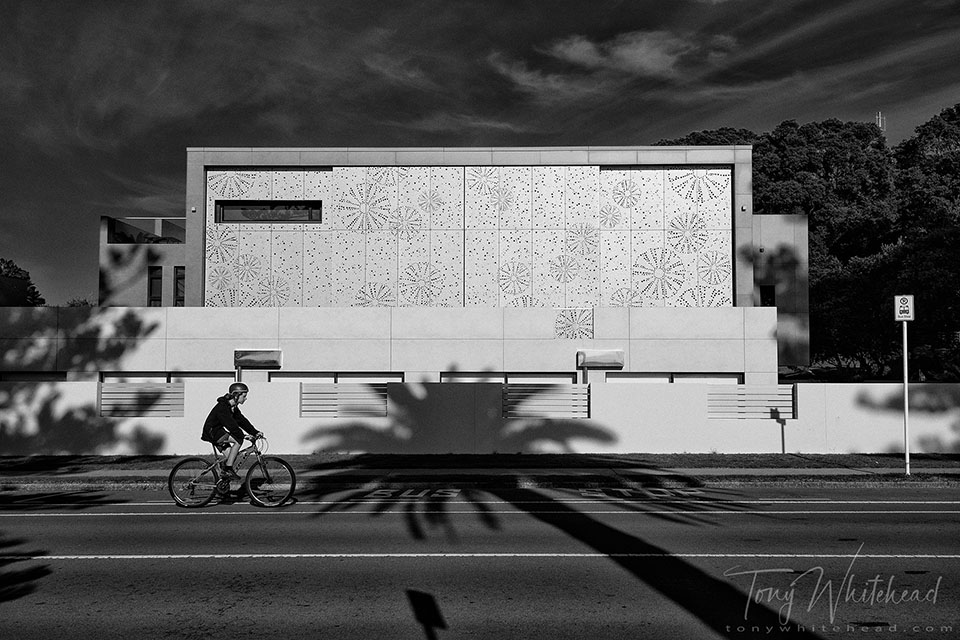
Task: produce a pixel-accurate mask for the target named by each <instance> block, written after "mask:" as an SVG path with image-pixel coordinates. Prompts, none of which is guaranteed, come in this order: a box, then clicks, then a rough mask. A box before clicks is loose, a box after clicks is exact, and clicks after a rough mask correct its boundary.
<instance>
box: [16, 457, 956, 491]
mask: <svg viewBox="0 0 960 640" xmlns="http://www.w3.org/2000/svg"><path fill="white" fill-rule="evenodd" d="M183 457H184V456H6V457H4V456H0V491H21V492H22V491H52V490H76V491H88V490H101V491H103V490H112V491H120V490H160V489H165V488H166V482H167V475H168V474H169V471H170V469H172V468H173V465H174V464H176V462H177V461H178V460H180V459H182V458H183ZM281 457H283V458H284V459H286V460H287V461H288V462H290V463H291V465H292V466H293V468H294V470H295V472H296V474H297V484H298V487H302V488H307V487H314V488H319V487H323V488H327V489H330V490H333V489H351V488H364V487H365V488H409V487H427V486H433V487H440V486H443V487H477V488H482V487H484V486H498V487H503V486H516V487H529V488H589V487H630V486H632V487H684V486H687V487H694V486H700V487H729V486H742V485H751V484H763V485H775V486H803V487H809V486H836V485H839V486H851V487H853V486H877V485H883V486H891V487H893V486H904V487H917V488H920V487H954V486H955V487H958V488H960V455H949V454H942V455H939V454H938V455H933V454H923V455H919V456H915V457H914V458H912V460H911V473H910V474H909V475H907V474H906V473H905V466H904V461H903V454H889V455H887V454H872V455H866V454H847V455H802V454H757V455H751V454H736V455H723V454H634V455H589V454H517V455H510V454H492V455H453V454H448V455H369V454H368V455H357V456H347V455H334V454H327V455H324V454H316V455H289V456H287V455H281ZM240 472H241V474H243V473H244V470H243V469H241V471H240Z"/></svg>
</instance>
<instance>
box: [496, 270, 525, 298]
mask: <svg viewBox="0 0 960 640" xmlns="http://www.w3.org/2000/svg"><path fill="white" fill-rule="evenodd" d="M498 280H499V282H500V290H501V291H503V292H504V293H506V294H508V295H511V296H515V295H518V294H520V293H522V292H524V291H527V290H528V289H529V288H530V265H528V264H525V263H523V262H508V263H506V264H503V265H500V271H499V275H498Z"/></svg>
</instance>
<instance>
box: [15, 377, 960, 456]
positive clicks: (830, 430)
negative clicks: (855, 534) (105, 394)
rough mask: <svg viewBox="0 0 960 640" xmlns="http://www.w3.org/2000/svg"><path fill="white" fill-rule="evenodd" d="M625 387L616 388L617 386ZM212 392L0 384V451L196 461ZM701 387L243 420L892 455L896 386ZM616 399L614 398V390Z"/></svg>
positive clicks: (898, 433)
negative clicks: (758, 390)
mask: <svg viewBox="0 0 960 640" xmlns="http://www.w3.org/2000/svg"><path fill="white" fill-rule="evenodd" d="M625 385H629V387H628V388H625ZM225 388H226V381H219V380H204V379H194V380H188V381H187V383H186V399H185V413H184V417H183V418H126V419H110V418H101V417H99V416H98V415H97V409H96V402H97V384H96V383H95V382H51V383H9V382H8V383H0V425H2V427H0V450H2V451H3V452H4V453H6V454H33V453H90V454H92V453H100V454H107V453H154V454H187V453H196V452H200V453H205V452H206V451H207V445H206V444H205V443H203V442H201V441H200V440H199V434H200V427H201V425H202V422H203V419H204V418H205V416H206V415H207V412H208V411H209V409H210V407H211V406H212V405H213V403H214V400H215V398H216V397H217V396H218V395H221V394H222V393H223V392H224V389H225ZM708 388H709V387H708V385H705V384H661V383H647V384H644V383H592V384H591V396H592V415H591V418H590V419H589V420H504V419H502V418H501V417H500V406H499V399H500V386H499V385H491V384H472V383H428V384H416V383H414V384H409V383H407V384H396V385H390V400H389V409H388V411H389V416H388V417H386V418H363V417H360V418H341V419H327V420H321V419H316V418H301V417H300V416H299V409H298V393H299V385H298V384H296V383H291V382H270V383H252V384H251V390H252V393H251V395H250V399H249V401H248V402H247V404H246V405H244V412H245V414H246V415H247V416H248V417H249V418H250V419H251V421H252V422H253V423H254V424H255V425H256V426H257V427H259V428H260V429H262V430H263V431H265V432H266V434H267V435H268V438H269V441H270V448H271V451H273V452H275V453H310V452H313V451H320V450H323V451H342V452H348V451H349V452H360V451H369V452H380V453H444V452H462V453H489V452H501V453H502V452H557V451H565V452H566V451H568V452H591V453H636V452H700V453H709V452H722V453H744V452H768V453H779V452H781V451H782V450H785V451H786V452H788V453H846V452H880V453H883V452H896V451H902V450H903V449H902V446H903V435H902V434H903V428H902V413H901V407H899V406H898V398H900V397H901V396H900V393H901V389H900V387H899V385H896V384H858V385H826V384H803V385H800V387H799V393H798V398H799V417H798V419H797V420H787V421H785V422H784V423H783V424H781V423H779V422H777V421H775V420H711V419H708V418H707V417H706V396H707V389H708ZM625 391H628V392H626V393H625ZM911 400H912V402H911V451H913V452H947V451H952V452H955V451H957V450H960V385H926V384H915V385H911Z"/></svg>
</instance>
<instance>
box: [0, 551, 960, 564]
mask: <svg viewBox="0 0 960 640" xmlns="http://www.w3.org/2000/svg"><path fill="white" fill-rule="evenodd" d="M407 558H465V559H469V558H480V559H484V558H649V559H655V558H681V559H683V558H685V559H750V560H765V559H771V560H851V559H867V558H870V559H877V560H960V554H897V553H890V554H886V553H836V554H829V553H828V554H824V553H189V554H188V553H185V554H91V555H56V556H54V555H50V556H17V555H12V556H11V555H0V561H25V560H37V561H46V562H54V561H72V560H257V559H262V560H303V559H309V560H342V559H357V560H366V559H407Z"/></svg>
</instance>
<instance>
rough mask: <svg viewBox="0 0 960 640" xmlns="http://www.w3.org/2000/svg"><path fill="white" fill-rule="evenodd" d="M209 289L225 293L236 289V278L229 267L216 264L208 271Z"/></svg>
mask: <svg viewBox="0 0 960 640" xmlns="http://www.w3.org/2000/svg"><path fill="white" fill-rule="evenodd" d="M209 280H210V287H211V288H212V289H213V290H214V291H225V290H226V289H235V288H236V287H237V276H236V274H235V273H234V271H233V268H232V267H230V266H229V265H225V264H218V265H216V266H215V267H213V268H212V269H210V278H209Z"/></svg>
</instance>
